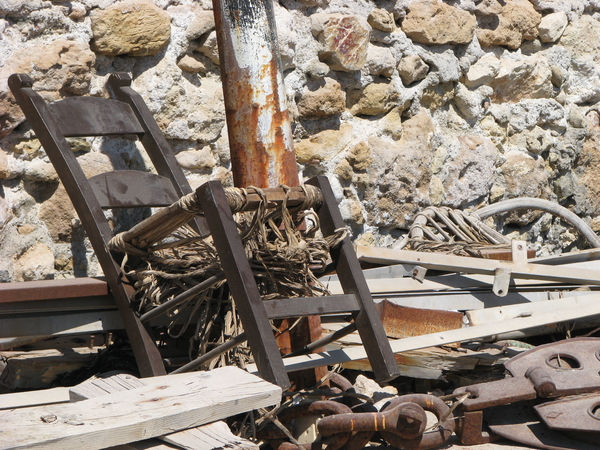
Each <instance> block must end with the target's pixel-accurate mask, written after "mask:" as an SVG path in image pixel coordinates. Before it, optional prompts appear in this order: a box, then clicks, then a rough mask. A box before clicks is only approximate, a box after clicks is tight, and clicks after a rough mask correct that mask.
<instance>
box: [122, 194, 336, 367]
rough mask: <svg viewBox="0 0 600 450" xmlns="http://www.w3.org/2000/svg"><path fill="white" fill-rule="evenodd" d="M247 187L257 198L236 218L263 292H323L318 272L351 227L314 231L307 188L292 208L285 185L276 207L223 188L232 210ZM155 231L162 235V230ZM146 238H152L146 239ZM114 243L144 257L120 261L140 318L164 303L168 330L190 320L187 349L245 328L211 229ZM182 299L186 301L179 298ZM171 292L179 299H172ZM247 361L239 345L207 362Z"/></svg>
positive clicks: (202, 347) (198, 350) (242, 205)
mask: <svg viewBox="0 0 600 450" xmlns="http://www.w3.org/2000/svg"><path fill="white" fill-rule="evenodd" d="M310 187H311V188H312V186H310ZM295 189H296V191H297V188H295ZM249 190H251V192H252V196H253V198H254V199H256V198H257V195H258V196H259V197H258V198H260V201H258V202H255V203H257V206H256V210H255V211H253V212H238V213H237V214H236V215H235V217H234V218H235V221H236V223H237V225H238V229H239V232H240V237H241V239H242V242H243V245H244V249H245V252H246V256H247V257H248V260H249V262H250V266H251V268H252V271H253V273H254V277H255V280H256V282H257V285H258V288H259V291H260V293H261V295H262V296H263V298H264V299H274V298H290V297H313V296H322V295H327V294H328V293H327V291H326V289H325V288H324V287H323V286H322V285H321V283H319V282H318V280H317V278H316V275H315V274H316V273H319V272H323V271H324V270H325V268H326V266H327V263H328V260H329V251H330V250H331V248H334V247H336V246H337V245H339V244H340V243H341V241H342V240H343V239H344V238H345V236H346V235H347V233H348V231H347V230H346V229H340V230H336V232H335V233H334V234H333V235H331V236H327V237H324V238H323V237H318V236H317V235H318V231H319V221H318V217H317V216H316V214H314V212H312V211H307V206H308V207H310V206H312V205H314V204H315V202H316V200H315V198H314V196H313V197H311V196H310V195H307V196H306V197H307V199H306V201H305V202H304V203H302V204H300V205H298V206H296V207H295V208H294V209H293V210H290V209H288V207H287V204H288V201H287V200H288V194H289V192H290V190H289V189H288V188H285V187H284V192H285V196H284V198H283V201H282V202H281V204H280V205H279V206H278V207H276V205H275V204H274V203H269V202H268V201H267V198H266V196H265V195H264V193H263V191H261V190H260V189H257V188H249V189H248V190H242V189H228V190H226V194H227V197H228V202H229V204H230V206H231V208H232V210H233V211H244V210H245V209H247V207H248V201H247V199H248V197H249V195H248V192H249ZM186 197H187V198H186ZM186 197H184V198H185V200H184V201H187V202H189V200H190V199H191V197H190V196H186ZM184 198H182V200H183V199H184ZM182 200H180V202H179V203H181V202H182ZM183 208H185V211H186V213H188V214H189V213H191V212H192V211H193V212H194V213H195V214H198V213H200V212H201V210H200V209H199V208H198V207H197V205H196V204H195V203H194V202H189V204H186V205H185V206H184V207H183ZM301 223H302V224H303V225H304V226H305V227H306V231H304V232H301V231H300V230H299V227H298V226H299V225H300V224H301ZM160 233H162V234H164V230H161V231H160ZM145 242H146V243H149V242H153V240H152V239H151V238H150V239H146V240H145ZM112 245H113V248H115V247H116V246H117V245H119V247H118V248H119V249H120V250H121V251H123V252H125V253H126V254H127V256H132V257H133V256H135V257H137V258H132V260H133V259H137V260H141V261H142V262H143V263H142V264H141V265H139V266H137V267H128V266H127V258H125V260H124V270H128V271H127V274H128V276H129V277H130V278H131V279H133V280H135V284H134V286H135V288H136V294H135V297H134V298H135V301H136V302H138V305H137V307H138V310H139V311H140V313H142V319H144V316H147V315H148V314H150V315H151V314H152V311H153V310H154V309H157V310H159V309H161V305H165V306H166V307H167V308H166V310H167V311H168V312H167V314H168V316H169V319H170V323H169V325H168V332H169V335H171V336H172V337H179V336H183V335H184V334H186V331H188V333H187V335H189V334H190V333H189V329H190V325H192V324H195V329H194V330H193V333H191V334H192V338H191V341H192V342H191V346H190V355H192V354H197V355H201V354H203V353H205V352H206V351H208V350H210V348H211V347H213V346H216V345H218V344H219V343H222V342H224V341H226V340H228V339H229V338H231V337H233V336H237V335H238V334H240V333H241V332H243V329H242V327H241V323H240V321H239V318H238V316H237V313H236V311H235V304H234V302H233V301H232V299H231V298H229V297H228V294H227V292H228V291H227V290H225V289H224V286H223V285H224V283H225V280H224V279H223V278H224V277H223V276H222V273H223V270H222V267H221V265H220V260H219V256H218V253H217V250H216V248H215V246H214V244H213V240H212V237H211V236H208V237H201V236H198V235H197V234H196V233H195V232H194V231H193V230H191V229H190V228H187V227H185V226H184V227H180V228H179V229H177V230H176V231H175V232H173V233H171V234H170V235H169V236H167V237H165V238H163V239H162V240H161V241H160V242H155V243H154V244H152V245H150V246H148V247H146V248H145V249H141V251H140V249H135V248H134V249H132V248H130V247H131V242H128V243H125V245H120V244H119V241H118V239H115V241H114V242H113V243H112ZM207 280H209V281H210V280H214V282H212V281H211V282H210V285H208V286H202V285H201V283H206V282H207ZM195 286H200V287H202V288H203V289H202V290H201V291H200V292H195V295H193V296H186V292H187V291H188V290H190V289H194V287H195ZM179 298H181V299H183V300H182V301H178V300H177V299H179ZM173 299H175V300H177V302H176V304H174V305H173V306H170V305H171V303H172V302H173ZM167 302H169V304H166V303H167ZM248 361H249V350H248V349H247V348H244V347H237V348H236V349H234V350H232V351H230V352H228V353H227V354H226V355H223V356H221V357H220V359H218V360H216V361H213V362H212V363H211V364H212V365H214V364H217V365H221V364H236V365H241V366H243V365H244V364H245V363H246V362H248Z"/></svg>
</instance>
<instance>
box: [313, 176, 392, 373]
mask: <svg viewBox="0 0 600 450" xmlns="http://www.w3.org/2000/svg"><path fill="white" fill-rule="evenodd" d="M307 184H310V185H313V186H316V187H318V188H319V189H321V192H322V193H323V199H324V202H323V205H322V206H321V207H320V208H319V211H318V214H319V219H320V220H321V228H322V230H323V234H325V235H329V234H332V233H333V232H334V231H335V230H336V229H338V228H342V227H344V226H345V224H344V220H343V219H342V215H341V213H340V210H339V208H338V207H337V202H336V200H335V196H334V195H333V191H332V189H331V185H330V184H329V180H328V179H327V178H326V177H324V176H318V177H315V178H311V179H310V180H308V182H307ZM331 256H332V259H333V260H334V262H335V265H336V269H337V273H338V276H339V279H340V283H341V285H342V288H343V289H344V293H346V294H354V295H356V298H357V300H358V303H359V305H360V311H359V312H358V313H356V314H355V315H354V321H355V323H356V326H357V328H358V333H359V334H360V337H361V339H362V342H363V345H364V347H365V351H366V352H367V355H368V357H369V362H370V364H371V367H372V368H373V372H374V373H375V377H376V378H377V381H379V382H386V381H389V380H391V379H393V378H396V377H397V376H399V375H400V370H399V369H398V363H397V362H396V359H395V357H394V353H393V352H392V349H391V347H390V343H389V340H388V338H387V336H386V335H385V331H384V329H383V325H382V323H381V320H380V319H379V315H378V314H377V310H376V309H375V303H374V302H373V298H372V297H371V292H370V291H369V287H368V285H367V282H366V280H365V277H364V275H363V273H362V269H361V267H360V263H359V262H358V258H357V257H356V253H355V251H354V248H353V247H352V242H351V241H350V238H349V237H346V238H345V239H344V241H343V242H342V244H341V245H340V246H339V247H338V248H337V249H335V250H332V252H331Z"/></svg>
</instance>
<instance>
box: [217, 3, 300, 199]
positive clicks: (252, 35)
mask: <svg viewBox="0 0 600 450" xmlns="http://www.w3.org/2000/svg"><path fill="white" fill-rule="evenodd" d="M213 9H214V13H215V25H216V30H217V41H218V44H219V58H220V66H221V80H222V83H223V92H224V96H225V111H226V116H227V130H228V135H229V148H230V152H231V165H232V172H233V181H234V184H235V186H238V187H246V186H256V187H261V188H266V187H276V186H278V185H280V184H285V185H288V186H297V185H298V184H299V179H298V169H297V167H296V156H295V153H294V149H293V140H292V128H291V124H290V117H289V112H288V109H287V106H286V102H285V92H284V88H283V86H284V85H283V77H282V74H281V70H280V62H279V48H278V44H277V34H276V28H275V16H274V12H273V5H272V0H213Z"/></svg>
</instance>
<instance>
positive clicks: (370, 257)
mask: <svg viewBox="0 0 600 450" xmlns="http://www.w3.org/2000/svg"><path fill="white" fill-rule="evenodd" d="M356 251H357V255H358V256H359V258H360V259H361V260H365V261H368V262H377V263H388V264H389V263H392V262H398V263H402V264H414V265H421V266H423V267H425V268H427V269H433V270H444V271H449V272H465V273H474V274H484V275H494V274H495V271H496V270H497V269H508V270H510V272H511V276H512V277H514V278H525V279H532V280H544V281H558V282H562V283H577V284H590V285H600V270H592V269H585V268H579V267H578V268H572V267H569V266H561V267H555V266H550V265H542V264H529V263H525V262H517V263H513V262H506V261H496V260H491V259H482V258H471V257H467V256H454V255H445V254H441V253H424V252H414V251H409V250H392V249H387V248H376V247H365V246H358V247H357V249H356Z"/></svg>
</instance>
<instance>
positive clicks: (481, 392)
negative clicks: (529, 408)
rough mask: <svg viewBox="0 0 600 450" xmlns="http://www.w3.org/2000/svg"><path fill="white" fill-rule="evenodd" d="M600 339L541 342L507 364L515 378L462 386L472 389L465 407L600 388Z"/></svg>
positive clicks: (466, 390)
mask: <svg viewBox="0 0 600 450" xmlns="http://www.w3.org/2000/svg"><path fill="white" fill-rule="evenodd" d="M599 354H600V339H597V338H575V339H569V340H564V341H560V342H557V343H552V344H546V345H541V346H539V347H537V348H535V349H533V350H529V351H527V352H524V353H522V354H520V355H518V356H515V357H514V358H512V359H511V360H510V361H508V362H506V363H505V364H504V366H505V367H506V369H507V370H508V371H509V372H510V374H511V375H512V378H506V379H504V380H499V381H492V382H490V383H482V384H476V385H471V386H465V387H461V388H458V389H456V390H455V391H454V394H456V395H461V394H464V393H465V392H469V393H470V394H471V397H470V398H468V399H467V400H465V401H464V403H463V404H462V409H463V410H464V411H475V410H480V409H484V408H489V407H492V406H498V405H506V404H509V403H514V402H518V401H523V400H533V399H535V398H537V397H541V398H554V397H557V396H564V395H574V394H582V393H586V392H592V391H594V390H598V389H600V379H599V377H598V373H599V372H600V358H599V356H598V355H599Z"/></svg>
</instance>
